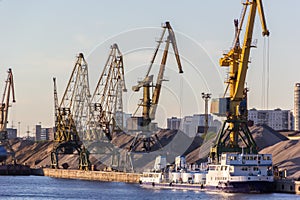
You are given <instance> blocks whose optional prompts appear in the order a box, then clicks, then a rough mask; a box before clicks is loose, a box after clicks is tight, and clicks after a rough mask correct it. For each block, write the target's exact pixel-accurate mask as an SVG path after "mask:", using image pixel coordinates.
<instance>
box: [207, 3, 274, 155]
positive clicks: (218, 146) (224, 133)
mask: <svg viewBox="0 0 300 200" xmlns="http://www.w3.org/2000/svg"><path fill="white" fill-rule="evenodd" d="M248 8H250V10H249V15H248V21H247V25H246V29H245V35H244V42H243V45H242V46H240V42H239V36H240V33H241V30H242V26H243V22H244V19H245V16H246V13H247V9H248ZM256 11H258V13H259V16H260V21H261V25H262V30H263V31H262V35H263V36H269V34H270V33H269V31H268V29H267V25H266V20H265V15H264V10H263V5H262V1H261V0H246V1H245V2H244V3H243V11H242V15H241V19H240V21H239V22H238V21H235V26H236V34H235V40H234V44H233V47H232V49H231V50H230V51H229V52H228V53H227V54H225V55H224V57H222V58H221V59H220V65H221V66H222V67H229V78H228V80H227V84H228V85H227V88H226V91H225V94H226V93H227V89H228V88H229V97H226V98H220V99H214V100H213V101H212V107H211V112H212V113H213V114H217V115H220V116H226V117H227V119H226V120H225V122H224V124H223V127H222V129H221V130H220V132H219V133H218V135H217V139H216V142H215V145H214V146H213V147H212V149H211V153H210V157H211V158H212V160H214V161H218V159H219V155H220V154H221V153H222V152H242V151H244V152H245V153H251V152H252V153H257V146H256V143H255V141H254V139H253V137H252V135H251V133H250V131H249V129H248V125H247V91H248V90H247V88H246V87H245V80H246V74H247V69H248V64H249V57H250V50H251V48H252V47H254V46H253V45H252V35H253V27H254V22H255V15H256ZM225 94H224V96H225ZM240 143H243V145H240Z"/></svg>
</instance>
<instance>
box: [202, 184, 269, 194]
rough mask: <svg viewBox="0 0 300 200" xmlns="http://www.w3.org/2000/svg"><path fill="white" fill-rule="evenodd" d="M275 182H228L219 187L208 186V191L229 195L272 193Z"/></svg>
mask: <svg viewBox="0 0 300 200" xmlns="http://www.w3.org/2000/svg"><path fill="white" fill-rule="evenodd" d="M273 186H274V185H273V182H268V181H249V182H226V183H220V184H219V185H218V186H206V188H207V189H208V190H219V191H223V192H228V193H270V192H272V190H273Z"/></svg>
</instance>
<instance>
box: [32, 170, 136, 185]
mask: <svg viewBox="0 0 300 200" xmlns="http://www.w3.org/2000/svg"><path fill="white" fill-rule="evenodd" d="M36 175H43V176H49V177H55V178H68V179H82V180H94V181H111V182H126V183H139V180H140V176H141V174H137V173H125V172H105V171H83V170H72V169H50V168H43V169H40V170H39V171H36Z"/></svg>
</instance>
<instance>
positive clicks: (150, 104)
mask: <svg viewBox="0 0 300 200" xmlns="http://www.w3.org/2000/svg"><path fill="white" fill-rule="evenodd" d="M162 28H163V31H162V34H161V36H160V38H159V40H158V44H157V47H156V49H155V51H154V54H153V57H152V59H151V61H150V66H149V68H148V70H147V73H146V76H145V78H144V79H143V80H142V81H139V82H138V85H136V86H133V87H132V90H133V91H135V92H138V91H139V90H140V88H143V98H142V100H141V103H140V104H139V105H138V108H139V107H140V106H142V108H143V112H142V117H135V119H137V120H138V122H137V124H138V126H139V127H141V129H142V132H144V133H142V134H144V135H147V137H146V138H145V139H144V149H145V150H146V151H149V150H150V144H149V143H150V138H149V134H148V133H149V132H151V129H152V127H151V121H153V120H154V119H155V114H156V110H157V106H158V102H159V97H160V93H161V87H162V82H163V81H166V80H165V79H164V72H165V66H166V62H167V58H168V51H169V46H170V43H171V44H172V47H173V51H174V54H175V58H176V61H177V65H178V69H179V73H183V70H182V66H181V61H180V56H179V52H178V48H177V44H176V39H175V33H174V31H173V29H172V27H171V25H170V22H168V21H167V22H165V23H164V24H163V26H162ZM166 31H167V32H168V36H167V38H166V39H165V42H166V44H165V48H164V52H163V56H162V60H161V63H160V68H159V73H158V76H157V80H156V84H155V86H153V76H154V75H150V72H151V69H152V67H153V63H154V61H155V58H156V56H157V53H158V51H159V48H160V45H161V43H163V42H164V36H165V33H166ZM152 87H154V91H153V93H152V98H151V96H150V88H152ZM137 110H138V109H137ZM137 110H136V111H137ZM136 142H137V140H136V139H135V140H133V143H132V145H131V148H130V149H133V148H134V146H135V145H136V144H135V143H136Z"/></svg>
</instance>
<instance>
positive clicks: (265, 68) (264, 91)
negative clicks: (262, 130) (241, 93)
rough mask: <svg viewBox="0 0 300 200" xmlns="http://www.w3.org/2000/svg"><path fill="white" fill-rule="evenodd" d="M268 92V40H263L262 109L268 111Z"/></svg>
mask: <svg viewBox="0 0 300 200" xmlns="http://www.w3.org/2000/svg"><path fill="white" fill-rule="evenodd" d="M269 92H270V40H269V37H267V38H264V46H263V72H262V95H261V103H262V107H263V108H264V109H266V110H268V109H269Z"/></svg>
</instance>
